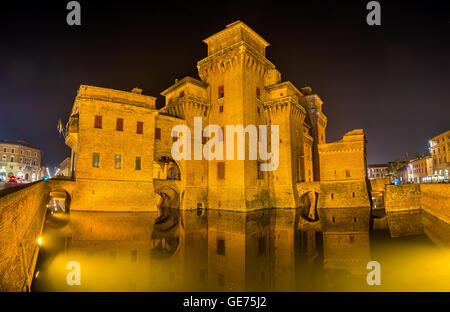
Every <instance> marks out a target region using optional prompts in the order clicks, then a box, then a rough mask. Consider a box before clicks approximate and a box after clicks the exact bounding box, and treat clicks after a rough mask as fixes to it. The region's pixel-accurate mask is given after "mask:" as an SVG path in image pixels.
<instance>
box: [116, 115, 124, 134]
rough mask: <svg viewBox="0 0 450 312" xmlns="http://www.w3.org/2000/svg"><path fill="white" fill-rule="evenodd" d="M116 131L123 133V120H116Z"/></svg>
mask: <svg viewBox="0 0 450 312" xmlns="http://www.w3.org/2000/svg"><path fill="white" fill-rule="evenodd" d="M116 130H117V131H123V118H117V122H116Z"/></svg>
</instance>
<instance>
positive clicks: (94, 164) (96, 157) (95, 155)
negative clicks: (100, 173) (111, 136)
mask: <svg viewBox="0 0 450 312" xmlns="http://www.w3.org/2000/svg"><path fill="white" fill-rule="evenodd" d="M92 167H97V168H98V167H100V153H93V154H92Z"/></svg>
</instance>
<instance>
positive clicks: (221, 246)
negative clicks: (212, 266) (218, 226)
mask: <svg viewBox="0 0 450 312" xmlns="http://www.w3.org/2000/svg"><path fill="white" fill-rule="evenodd" d="M217 254H218V255H221V256H225V240H223V239H217Z"/></svg>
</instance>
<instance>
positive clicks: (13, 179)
mask: <svg viewBox="0 0 450 312" xmlns="http://www.w3.org/2000/svg"><path fill="white" fill-rule="evenodd" d="M18 179H19V178H17V177H15V176H13V175H11V176H9V177H8V178H6V184H18V183H20V182H19V180H18Z"/></svg>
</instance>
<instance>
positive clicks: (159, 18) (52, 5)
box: [0, 0, 450, 166]
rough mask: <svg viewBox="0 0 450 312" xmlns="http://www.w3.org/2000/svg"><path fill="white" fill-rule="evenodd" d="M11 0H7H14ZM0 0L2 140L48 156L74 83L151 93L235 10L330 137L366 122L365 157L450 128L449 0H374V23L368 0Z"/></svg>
mask: <svg viewBox="0 0 450 312" xmlns="http://www.w3.org/2000/svg"><path fill="white" fill-rule="evenodd" d="M11 2H13V1H11ZM16 2H17V3H9V4H5V3H2V5H1V19H0V33H1V38H0V139H11V140H16V139H22V140H25V141H27V142H29V143H31V144H33V145H36V146H38V147H41V148H42V150H43V151H44V163H45V164H46V165H48V166H55V165H57V164H58V163H59V162H61V161H62V160H63V159H64V158H65V157H66V156H68V155H69V149H68V148H67V147H65V145H64V141H63V139H62V138H59V137H58V134H57V132H56V122H57V120H58V119H59V118H61V119H62V120H63V122H64V123H65V122H66V120H67V118H68V115H69V113H70V110H71V108H72V104H73V100H74V98H75V94H76V91H77V89H78V87H79V85H80V84H89V85H95V86H102V87H108V88H114V89H121V90H131V88H133V87H135V86H139V87H140V88H142V89H144V94H148V95H153V96H158V103H159V105H161V104H162V101H161V100H162V98H161V97H160V96H159V92H161V91H162V90H164V89H165V88H166V87H168V86H169V85H170V84H172V83H173V81H174V79H175V78H182V77H184V76H185V75H192V76H194V77H197V72H196V63H197V61H199V60H200V59H202V58H203V57H205V56H206V45H205V44H204V43H202V40H203V39H204V38H206V37H208V36H210V35H211V34H213V33H215V32H217V31H220V30H221V29H223V28H224V27H225V25H227V24H229V23H231V22H233V21H235V20H241V21H244V22H245V23H247V24H248V25H249V26H250V27H252V28H253V29H254V30H255V31H257V32H258V33H259V34H260V35H261V36H263V37H264V38H265V39H266V40H267V41H268V42H270V43H271V46H270V47H268V49H267V57H268V58H269V60H271V61H272V63H274V64H275V65H276V66H277V67H278V69H279V70H280V72H281V73H282V78H283V80H290V81H291V82H292V83H294V84H295V85H296V86H297V87H299V88H300V87H303V86H304V85H309V86H311V87H312V88H313V90H314V91H316V92H317V93H318V94H319V96H320V97H321V98H322V100H323V101H324V106H323V109H324V112H325V114H326V115H327V117H328V127H327V140H328V141H329V142H330V141H334V140H337V139H339V138H340V137H341V136H342V135H343V134H344V133H345V132H347V131H349V130H352V129H356V128H363V129H364V131H365V133H366V135H367V138H368V142H369V145H368V160H369V163H381V162H386V161H390V160H393V159H394V158H396V157H399V158H400V157H403V156H404V154H405V152H409V153H410V155H413V154H414V153H415V152H425V151H426V147H427V141H428V139H429V138H430V137H432V136H434V135H436V134H438V133H440V132H443V131H445V130H448V129H449V128H450V10H449V5H448V4H447V2H448V1H379V2H380V3H381V22H382V26H368V25H367V24H366V15H367V13H368V11H367V10H366V4H367V2H368V1H309V2H304V1H290V2H285V3H284V2H283V1H271V2H270V4H265V3H264V2H261V1H257V2H245V1H239V2H236V3H233V2H231V1H220V2H216V1H208V2H204V3H200V2H193V1H183V2H176V1H161V2H160V3H159V4H155V3H152V2H154V1H104V2H102V1H93V0H90V1H79V2H80V4H81V9H82V17H81V18H82V20H81V22H82V25H81V26H72V27H70V26H68V25H67V24H66V15H67V13H68V11H67V10H66V4H67V2H69V1H64V0H60V1H57V2H56V1H55V2H51V1H44V0H41V1H39V0H35V1H16Z"/></svg>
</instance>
